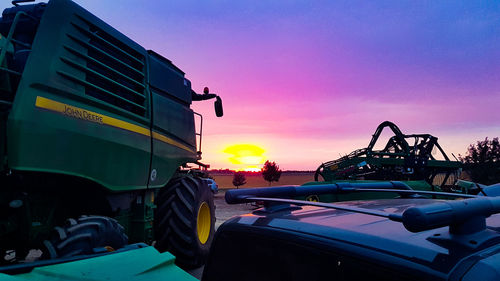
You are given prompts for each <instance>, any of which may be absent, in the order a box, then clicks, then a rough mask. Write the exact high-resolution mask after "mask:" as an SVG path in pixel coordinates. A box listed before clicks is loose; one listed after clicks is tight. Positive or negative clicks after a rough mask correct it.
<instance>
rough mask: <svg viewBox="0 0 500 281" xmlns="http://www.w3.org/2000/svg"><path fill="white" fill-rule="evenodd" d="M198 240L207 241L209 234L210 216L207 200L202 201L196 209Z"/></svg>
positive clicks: (202, 242) (203, 242)
mask: <svg viewBox="0 0 500 281" xmlns="http://www.w3.org/2000/svg"><path fill="white" fill-rule="evenodd" d="M197 225H198V227H197V230H198V240H200V242H201V244H205V243H207V240H208V236H209V235H210V228H211V227H212V218H211V216H210V207H208V204H207V202H203V203H201V205H200V208H199V209H198V219H197Z"/></svg>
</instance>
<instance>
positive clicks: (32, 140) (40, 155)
mask: <svg viewBox="0 0 500 281" xmlns="http://www.w3.org/2000/svg"><path fill="white" fill-rule="evenodd" d="M61 14H64V15H68V16H67V17H61V16H58V15H61ZM55 27H57V28H55ZM169 63H170V62H169V61H168V60H166V59H163V60H162V58H161V56H159V55H157V54H155V55H150V54H148V52H147V51H146V50H145V49H144V48H142V47H141V46H139V45H137V44H136V43H135V42H133V41H131V40H130V39H128V38H127V37H125V36H124V35H122V34H121V33H119V32H118V31H116V30H115V29H114V28H112V27H111V26H109V25H107V24H106V23H104V22H103V21H101V20H99V19H98V18H96V17H95V16H93V15H92V14H90V13H89V12H87V11H86V10H84V9H83V8H81V7H79V6H77V5H76V4H74V3H72V2H69V1H62V0H53V1H50V2H49V3H48V5H47V7H46V11H45V13H44V15H43V16H42V19H41V21H40V26H39V27H38V31H37V34H36V37H35V39H34V42H33V46H32V51H31V54H30V55H29V58H28V60H27V62H26V66H25V71H24V73H23V76H22V79H21V81H20V83H19V86H18V89H17V94H16V98H15V100H14V103H13V106H12V110H11V113H10V114H9V119H8V122H7V135H8V136H9V137H8V139H7V141H8V143H7V147H8V150H7V152H8V155H7V157H8V163H9V168H11V169H15V170H27V171H44V172H52V173H63V174H69V175H76V176H80V177H86V178H89V179H92V180H93V181H95V182H98V183H100V184H102V185H103V186H105V187H107V188H109V189H111V190H115V191H118V190H132V189H141V188H146V187H147V184H148V180H149V178H150V174H151V170H152V169H155V170H156V174H157V175H158V176H157V177H156V178H155V181H154V183H152V184H153V186H156V187H158V186H163V185H165V184H166V183H167V181H168V180H169V179H170V178H171V176H172V174H173V172H174V171H175V168H176V167H178V166H180V165H181V164H183V163H186V162H193V161H196V160H197V154H196V143H195V139H194V136H195V134H194V119H193V112H192V110H191V109H190V108H189V105H190V103H191V99H190V96H191V92H190V91H191V89H190V83H188V81H187V80H186V79H185V78H184V77H183V76H184V73H182V72H181V71H180V70H179V71H177V70H175V69H174V68H173V67H175V66H173V65H172V64H171V63H170V68H169V65H168V64H169ZM150 65H151V67H152V68H154V69H151V73H153V72H154V73H157V72H158V71H159V72H160V73H163V74H164V76H165V75H166V76H168V75H170V76H177V77H176V78H177V80H180V81H175V82H176V83H177V84H180V85H182V86H183V87H184V89H173V90H175V91H177V92H178V91H179V90H180V92H181V94H177V96H175V95H171V94H170V93H169V90H171V89H170V88H169V87H166V86H165V85H163V84H161V83H158V82H156V81H157V80H159V79H161V77H157V76H158V75H156V76H148V73H149V68H150ZM40 66H43V69H41V68H40ZM169 73H173V74H169ZM167 86H168V84H167ZM182 86H181V87H182ZM150 88H154V90H150ZM177 92H176V93H177ZM179 95H183V96H184V100H181V99H180V98H179V97H178V96H179ZM152 97H153V99H154V101H153V103H151V98H152ZM40 100H42V101H40ZM155 102H156V103H155ZM152 104H155V106H154V107H152ZM103 119H104V122H103ZM109 119H111V122H106V120H108V121H109ZM120 121H121V122H120ZM54 136H57V137H54ZM151 138H153V139H154V140H153V141H152V140H151ZM152 145H153V147H154V148H153V149H152ZM152 152H153V154H154V155H153V166H152V167H153V168H151V167H150V163H151V154H152ZM97 159H98V160H97ZM156 166H157V167H156Z"/></svg>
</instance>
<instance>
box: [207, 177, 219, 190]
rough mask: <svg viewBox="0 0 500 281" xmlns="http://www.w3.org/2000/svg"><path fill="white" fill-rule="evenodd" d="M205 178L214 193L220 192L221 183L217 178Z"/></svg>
mask: <svg viewBox="0 0 500 281" xmlns="http://www.w3.org/2000/svg"><path fill="white" fill-rule="evenodd" d="M203 180H204V181H206V182H207V184H208V187H210V190H212V192H213V193H214V194H217V193H218V192H219V185H218V184H217V183H216V182H215V180H213V179H211V178H204V179H203Z"/></svg>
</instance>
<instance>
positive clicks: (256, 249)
mask: <svg viewBox="0 0 500 281" xmlns="http://www.w3.org/2000/svg"><path fill="white" fill-rule="evenodd" d="M251 196H253V195H251ZM260 196H262V194H261V195H260ZM263 197H274V196H263ZM290 197H291V198H293V197H294V196H293V195H292V196H290ZM227 198H228V197H227V196H226V200H227ZM264 199H265V198H264ZM267 199H269V198H267ZM251 200H257V199H256V197H253V198H250V199H248V201H251ZM269 200H271V201H272V200H280V199H269ZM281 200H282V201H283V202H272V203H268V204H267V206H266V207H265V208H262V209H259V210H256V211H254V212H253V213H251V214H246V215H242V216H238V217H234V218H232V219H230V220H229V221H227V222H225V223H224V224H223V225H222V226H220V227H219V229H218V231H217V233H216V236H215V239H214V243H213V245H212V250H211V253H210V256H209V260H208V262H207V264H206V266H205V271H204V276H203V280H207V281H208V280H482V281H486V280H500V233H499V230H500V216H499V215H495V214H494V215H491V216H490V217H488V215H483V214H480V213H481V212H479V211H478V212H475V211H470V210H467V211H466V212H467V213H468V214H470V215H463V216H462V217H463V219H464V220H463V222H464V223H463V224H462V223H461V222H460V223H458V224H456V221H455V220H457V221H461V220H460V219H459V218H457V217H455V218H453V219H452V220H453V221H454V222H453V223H452V225H454V226H441V227H439V226H438V225H437V224H440V223H436V221H437V220H442V218H441V217H439V216H441V214H450V213H449V211H450V209H454V211H456V210H458V209H459V208H457V207H456V206H458V205H460V204H462V205H465V206H466V207H470V206H472V205H474V204H476V203H477V204H476V207H477V206H479V205H482V203H481V202H482V200H483V201H484V200H486V201H488V200H490V199H486V198H485V197H483V198H472V199H464V200H436V199H430V198H415V197H413V198H399V199H378V200H365V201H349V202H340V203H336V204H330V205H332V206H334V207H335V209H332V208H327V207H321V206H327V205H328V204H329V203H315V202H306V201H302V202H303V203H298V204H299V205H302V206H299V205H295V203H297V202H298V201H296V200H290V201H291V203H286V202H285V201H287V200H286V199H281ZM493 200H496V199H493ZM227 201H228V202H229V201H231V200H227ZM480 201H481V202H480ZM486 201H485V202H486ZM478 202H479V203H478ZM488 202H489V201H488ZM495 202H496V201H495ZM448 203H450V204H448ZM483 203H484V202H483ZM311 204H312V205H313V206H311ZM495 204H496V203H494V204H492V205H495ZM314 205H316V206H314ZM436 206H437V207H436ZM449 206H451V207H449ZM338 208H340V209H338ZM342 208H345V210H342ZM419 208H420V209H421V210H424V213H426V214H425V215H427V213H428V214H429V215H430V216H433V215H435V216H436V217H433V218H432V219H429V220H428V221H426V223H429V225H432V224H436V225H432V226H425V227H422V225H423V224H422V225H421V224H420V222H419V221H418V220H417V222H415V223H414V225H413V226H416V225H418V227H420V228H421V229H417V228H415V227H413V228H412V227H411V226H410V224H409V223H407V220H406V218H408V216H409V215H408V216H407V213H409V210H415V209H419ZM464 210H465V209H464ZM471 210H472V209H471ZM361 212H368V213H369V212H373V213H374V214H375V215H373V214H368V213H361ZM378 213H383V214H384V215H387V216H388V217H381V216H378V215H377V214H378ZM457 214H458V213H457ZM405 216H406V218H405ZM451 216H454V215H451ZM393 217H397V218H396V219H393ZM422 217H425V216H421V215H420V214H417V215H416V216H414V218H422ZM485 217H488V218H487V219H486V220H485V221H486V225H485V227H483V225H482V224H481V221H484V218H485ZM399 218H402V222H403V223H401V221H395V220H399ZM433 219H437V220H435V221H432V220H433ZM476 219H477V220H476ZM478 222H479V223H478ZM456 225H460V226H461V228H457V227H456ZM423 228H431V229H428V230H424V229H423ZM408 229H412V231H409V230H408Z"/></svg>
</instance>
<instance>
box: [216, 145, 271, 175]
mask: <svg viewBox="0 0 500 281" xmlns="http://www.w3.org/2000/svg"><path fill="white" fill-rule="evenodd" d="M264 152H265V150H264V149H263V148H261V147H259V146H256V145H253V144H235V145H231V146H228V147H226V149H224V153H227V154H230V155H231V156H230V157H229V161H230V162H231V163H232V164H237V165H241V168H239V169H238V170H244V171H253V172H257V171H260V168H259V167H260V166H261V165H262V164H263V163H264V161H265V160H266V159H265V157H264V155H263V154H264Z"/></svg>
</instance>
